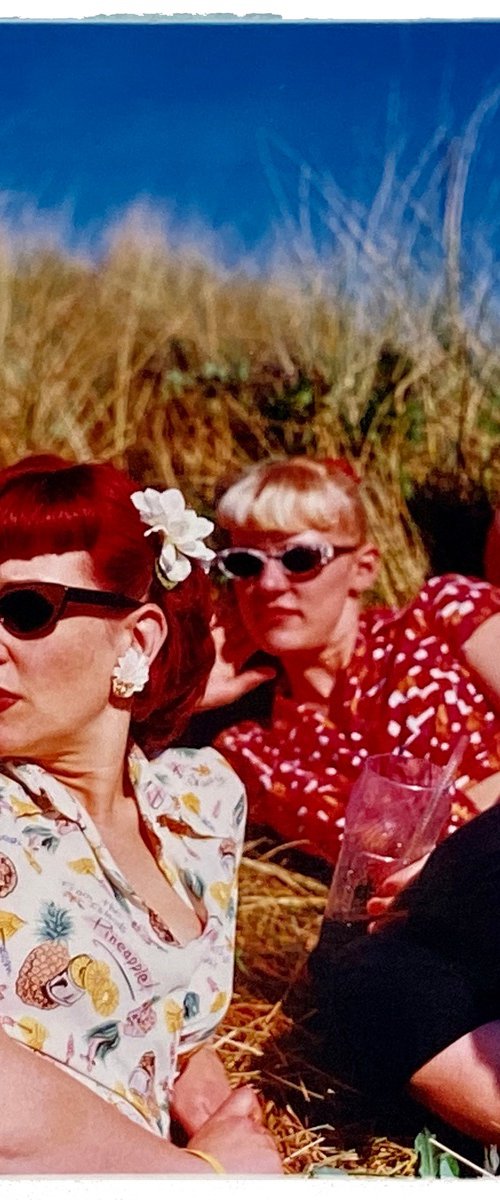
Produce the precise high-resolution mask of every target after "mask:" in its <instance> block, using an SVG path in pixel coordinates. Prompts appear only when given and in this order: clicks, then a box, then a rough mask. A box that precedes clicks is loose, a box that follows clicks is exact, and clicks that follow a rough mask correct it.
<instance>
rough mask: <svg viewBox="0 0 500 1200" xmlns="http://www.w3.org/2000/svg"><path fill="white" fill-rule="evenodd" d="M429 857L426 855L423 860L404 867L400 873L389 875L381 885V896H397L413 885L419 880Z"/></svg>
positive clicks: (417, 860)
mask: <svg viewBox="0 0 500 1200" xmlns="http://www.w3.org/2000/svg"><path fill="white" fill-rule="evenodd" d="M428 857H429V855H428V854H424V855H423V856H422V858H418V859H416V860H415V862H412V863H409V864H408V866H407V867H402V868H401V870H400V871H395V872H394V875H389V876H388V877H387V879H385V880H384V882H383V883H382V884H381V885H380V891H379V895H380V896H397V895H398V893H399V892H401V891H402V890H403V888H405V887H408V884H409V883H413V880H414V879H416V878H417V875H419V874H420V872H421V870H422V867H423V866H425V863H426V862H427V859H428Z"/></svg>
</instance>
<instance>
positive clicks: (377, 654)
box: [372, 646, 386, 660]
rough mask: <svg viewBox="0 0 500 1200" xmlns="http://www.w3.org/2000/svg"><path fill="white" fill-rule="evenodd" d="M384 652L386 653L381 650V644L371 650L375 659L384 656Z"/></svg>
mask: <svg viewBox="0 0 500 1200" xmlns="http://www.w3.org/2000/svg"><path fill="white" fill-rule="evenodd" d="M385 653H386V652H385V650H383V649H382V647H381V646H377V649H376V650H374V651H373V655H372V658H374V659H375V660H377V659H379V658H384V656H385Z"/></svg>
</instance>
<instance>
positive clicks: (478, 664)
mask: <svg viewBox="0 0 500 1200" xmlns="http://www.w3.org/2000/svg"><path fill="white" fill-rule="evenodd" d="M499 649H500V613H494V615H493V616H492V617H488V619H487V621H483V624H482V625H480V626H479V628H478V629H475V630H474V633H472V634H471V636H470V638H468V640H467V641H466V642H464V646H463V652H464V657H465V661H466V663H467V664H468V666H469V667H470V668H471V670H472V671H474V672H475V674H476V675H478V676H479V678H480V679H481V680H482V682H483V684H484V688H485V691H486V692H487V694H488V696H489V697H490V699H491V701H492V703H493V704H494V706H495V709H496V711H497V712H498V713H500V653H499Z"/></svg>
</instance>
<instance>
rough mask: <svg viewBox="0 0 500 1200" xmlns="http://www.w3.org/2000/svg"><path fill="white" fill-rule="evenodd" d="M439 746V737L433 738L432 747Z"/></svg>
mask: <svg viewBox="0 0 500 1200" xmlns="http://www.w3.org/2000/svg"><path fill="white" fill-rule="evenodd" d="M437 744H438V740H437V737H431V746H437Z"/></svg>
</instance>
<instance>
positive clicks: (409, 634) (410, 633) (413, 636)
mask: <svg viewBox="0 0 500 1200" xmlns="http://www.w3.org/2000/svg"><path fill="white" fill-rule="evenodd" d="M405 637H407V638H408V641H409V642H414V641H416V637H417V635H416V633H415V630H414V629H405Z"/></svg>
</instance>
